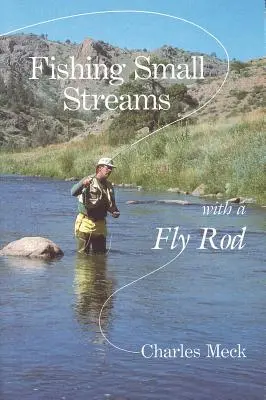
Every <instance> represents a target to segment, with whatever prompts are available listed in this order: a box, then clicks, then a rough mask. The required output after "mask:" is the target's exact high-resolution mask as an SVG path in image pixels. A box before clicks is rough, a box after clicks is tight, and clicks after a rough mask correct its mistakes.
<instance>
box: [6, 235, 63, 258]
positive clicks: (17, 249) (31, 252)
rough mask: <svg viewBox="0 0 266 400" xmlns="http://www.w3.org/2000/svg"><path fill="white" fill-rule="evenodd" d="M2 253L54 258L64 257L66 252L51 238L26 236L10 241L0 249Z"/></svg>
mask: <svg viewBox="0 0 266 400" xmlns="http://www.w3.org/2000/svg"><path fill="white" fill-rule="evenodd" d="M0 255H4V256H20V257H29V258H39V259H42V260H53V259H55V258H59V257H62V256H63V255H64V253H63V251H62V250H61V249H60V248H59V247H58V246H57V245H56V244H55V243H53V242H52V241H51V240H49V239H46V238H43V237H39V236H36V237H24V238H22V239H19V240H15V241H14V242H11V243H9V244H8V245H7V246H5V247H4V248H3V249H2V250H0Z"/></svg>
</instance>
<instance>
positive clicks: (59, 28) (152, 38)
mask: <svg viewBox="0 0 266 400" xmlns="http://www.w3.org/2000/svg"><path fill="white" fill-rule="evenodd" d="M128 9H131V10H145V11H155V12H159V13H165V14H170V15H174V16H177V17H180V18H183V19H187V20H189V21H192V22H194V23H196V24H198V25H200V26H202V27H203V28H205V29H206V30H208V31H209V32H210V33H212V34H213V35H214V36H215V37H217V38H218V39H219V40H220V41H221V42H222V43H223V45H224V46H225V48H226V49H227V51H228V53H229V57H230V58H231V59H232V58H237V59H240V60H248V59H252V58H259V57H263V56H264V55H265V49H264V1H263V0H252V1H250V0H235V1H234V0H212V1H211V0H165V1H161V0H160V1H159V0H153V1H146V0H132V1H131V2H128V1H124V0H115V1H114V0H109V1H106V0H99V1H98V2H96V1H88V0H77V1H66V0H45V1H41V2H39V1H36V0H35V1H33V0H9V1H8V2H5V7H4V8H2V9H1V15H0V26H1V33H6V32H8V31H10V30H13V29H17V28H21V27H23V26H27V25H30V24H34V23H37V22H40V21H45V20H48V19H52V18H58V17H62V16H67V15H73V14H79V13H86V12H93V11H105V10H128ZM24 32H33V33H37V34H41V33H47V34H48V38H49V39H51V40H60V41H65V40H66V39H70V40H71V41H74V42H77V43H80V42H81V41H82V40H83V39H84V38H86V37H92V38H94V39H98V40H104V41H106V42H109V43H111V44H114V45H117V46H119V47H127V48H129V49H131V48H140V49H142V48H148V49H154V48H158V47H160V46H162V45H163V44H169V45H172V46H175V47H179V48H183V49H185V50H195V51H200V52H204V53H211V52H216V53H217V55H218V56H219V57H220V58H225V53H224V51H223V50H222V48H221V47H220V46H219V45H218V43H217V42H216V41H215V40H214V39H213V38H211V37H210V36H208V35H207V34H206V33H204V32H203V31H201V30H200V29H198V28H195V27H194V26H192V25H190V24H187V23H185V22H182V21H179V20H174V19H171V18H167V17H162V16H158V15H148V14H136V13H131V14H128V13H122V14H104V15H93V16H82V17H78V18H73V19H68V20H61V21H56V22H52V23H49V24H45V25H41V26H37V27H32V28H29V29H27V30H26V29H25V30H24Z"/></svg>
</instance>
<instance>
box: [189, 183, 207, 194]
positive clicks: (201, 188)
mask: <svg viewBox="0 0 266 400" xmlns="http://www.w3.org/2000/svg"><path fill="white" fill-rule="evenodd" d="M206 189H207V185H205V184H204V183H202V184H201V185H199V186H198V187H197V188H196V189H194V190H193V192H192V193H191V194H192V196H203V195H204V194H206Z"/></svg>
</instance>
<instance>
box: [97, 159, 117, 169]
mask: <svg viewBox="0 0 266 400" xmlns="http://www.w3.org/2000/svg"><path fill="white" fill-rule="evenodd" d="M98 165H107V166H108V167H112V168H115V166H114V164H113V160H112V159H111V158H108V157H104V158H100V160H99V161H98V163H97V166H98Z"/></svg>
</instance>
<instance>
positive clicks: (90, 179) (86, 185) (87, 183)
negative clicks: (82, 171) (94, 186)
mask: <svg viewBox="0 0 266 400" xmlns="http://www.w3.org/2000/svg"><path fill="white" fill-rule="evenodd" d="M91 181H92V178H89V177H88V178H86V179H84V181H83V186H85V187H88V186H90V184H91Z"/></svg>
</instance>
